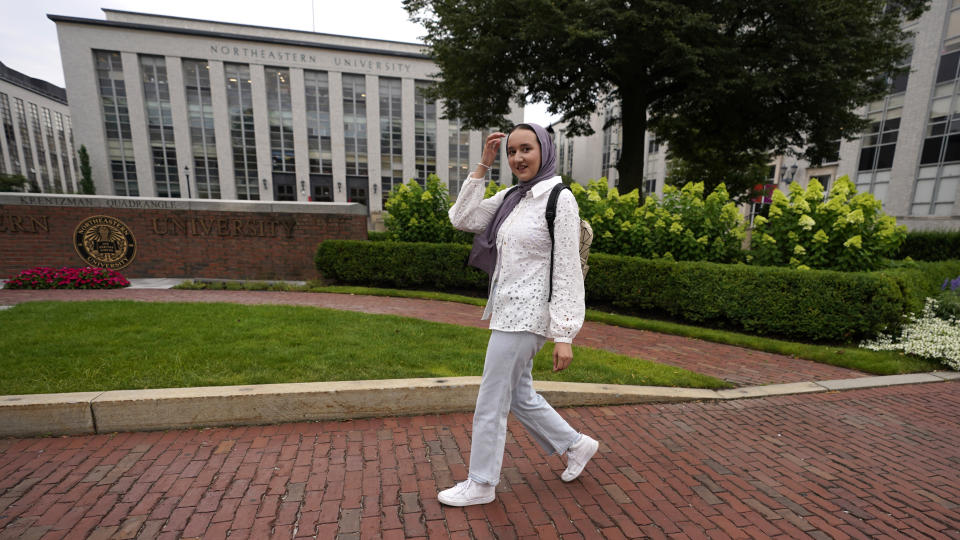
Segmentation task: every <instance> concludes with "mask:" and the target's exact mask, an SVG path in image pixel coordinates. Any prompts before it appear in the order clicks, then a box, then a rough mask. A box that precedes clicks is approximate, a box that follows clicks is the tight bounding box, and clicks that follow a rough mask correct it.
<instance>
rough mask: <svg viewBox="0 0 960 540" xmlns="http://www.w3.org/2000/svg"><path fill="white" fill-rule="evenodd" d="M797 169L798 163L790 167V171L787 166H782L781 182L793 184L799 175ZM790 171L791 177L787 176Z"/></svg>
mask: <svg viewBox="0 0 960 540" xmlns="http://www.w3.org/2000/svg"><path fill="white" fill-rule="evenodd" d="M797 169H798V167H797V164H796V163H794V164H793V165H791V166H790V169H787V166H786V165H781V166H780V181H781V182H783V181H786V182H787V183H788V184H792V183H793V179H794V177H795V176H796V175H797ZM788 170H789V171H790V175H789V176H787V171H788Z"/></svg>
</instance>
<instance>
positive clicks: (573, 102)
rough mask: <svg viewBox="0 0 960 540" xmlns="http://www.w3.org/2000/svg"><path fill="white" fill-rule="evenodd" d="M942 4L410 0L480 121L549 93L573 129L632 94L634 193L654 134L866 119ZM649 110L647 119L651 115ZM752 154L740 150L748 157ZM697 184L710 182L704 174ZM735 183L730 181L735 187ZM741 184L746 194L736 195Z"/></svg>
mask: <svg viewBox="0 0 960 540" xmlns="http://www.w3.org/2000/svg"><path fill="white" fill-rule="evenodd" d="M928 1H929V0H899V1H897V2H890V1H888V0H808V1H805V2H800V1H794V2H783V1H781V0H755V1H752V2H744V1H742V0H709V1H708V0H676V1H666V0H631V1H630V2H625V1H623V0H565V1H562V2H561V1H555V0H527V1H525V2H520V3H518V2H516V0H471V1H470V2H464V1H463V0H404V7H405V8H406V10H407V11H408V13H409V14H410V17H411V19H412V20H414V21H415V22H419V23H420V24H422V25H423V26H424V27H425V28H426V32H427V33H426V35H425V36H424V41H425V44H426V45H427V46H429V47H430V51H431V55H432V57H433V59H434V61H435V62H436V63H437V65H438V66H439V68H440V75H441V76H442V79H441V80H440V81H438V83H437V85H436V86H435V88H434V89H433V96H434V97H438V98H443V100H444V109H445V114H446V115H447V116H448V117H451V118H460V119H462V120H464V122H465V123H466V124H468V127H470V128H475V129H479V128H481V127H486V126H491V125H503V124H504V123H505V120H504V117H505V116H506V114H507V113H508V112H509V110H510V104H511V101H513V102H516V103H520V104H523V103H527V102H531V101H532V102H544V101H545V102H547V103H548V104H549V105H548V111H549V112H550V113H552V114H562V115H563V117H562V118H563V121H564V122H566V123H567V126H568V131H569V133H570V134H572V135H577V134H589V133H591V132H592V129H591V128H590V126H589V123H588V122H589V119H590V116H591V114H593V113H594V112H597V111H600V110H606V108H609V107H611V106H614V105H618V106H619V116H614V117H613V119H612V122H619V123H620V125H621V127H622V134H623V147H622V148H623V151H622V152H621V155H620V160H619V163H618V164H617V169H618V171H619V173H620V187H621V189H622V190H623V191H624V192H627V191H630V190H632V189H634V188H639V187H640V186H641V183H642V179H643V166H644V163H643V144H644V132H645V131H646V130H647V129H648V128H650V129H652V130H653V131H654V132H656V134H657V137H658V138H661V139H664V140H666V141H667V142H668V143H669V145H670V150H671V154H672V155H673V156H676V157H680V158H683V159H686V160H689V161H697V160H698V159H702V157H703V156H702V155H701V153H700V152H699V151H698V149H699V148H704V147H706V148H711V149H713V150H714V151H715V152H716V153H717V154H719V155H722V156H731V159H732V157H733V156H736V155H737V154H744V153H746V154H747V155H750V154H756V153H761V152H778V153H782V152H785V151H787V150H789V149H790V148H791V147H799V148H806V149H807V150H806V151H805V157H807V158H809V159H811V160H812V161H817V160H818V159H819V158H820V157H821V155H822V154H823V153H825V152H826V151H827V150H826V149H828V148H829V147H830V144H829V143H830V142H832V141H835V140H836V139H838V138H840V137H841V136H843V135H845V134H846V135H850V134H853V133H856V132H858V131H860V130H861V129H862V128H863V127H864V125H865V122H864V120H863V119H861V118H859V117H858V116H857V115H856V114H855V113H854V109H856V107H858V106H860V105H863V104H865V103H867V102H869V101H871V100H873V99H876V98H877V97H878V96H880V95H882V94H883V93H884V92H885V90H886V88H887V87H888V78H889V76H890V75H891V74H895V73H898V72H899V71H901V70H899V69H898V66H899V64H900V63H901V61H902V59H903V58H904V57H905V56H906V54H907V53H908V47H909V46H908V45H907V42H906V37H907V36H906V34H905V33H904V32H903V31H902V30H901V29H900V23H901V21H902V20H903V19H914V18H916V17H918V16H919V15H920V14H922V13H923V11H924V10H925V9H926V8H927V5H928ZM648 114H649V121H648V116H647V115H648ZM738 159H739V158H738ZM700 180H707V179H704V178H701V179H700ZM731 191H732V190H731ZM735 195H739V194H736V193H735Z"/></svg>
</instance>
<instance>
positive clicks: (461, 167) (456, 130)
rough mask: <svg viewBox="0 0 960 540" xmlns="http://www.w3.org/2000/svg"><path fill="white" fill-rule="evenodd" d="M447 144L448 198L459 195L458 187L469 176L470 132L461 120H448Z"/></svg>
mask: <svg viewBox="0 0 960 540" xmlns="http://www.w3.org/2000/svg"><path fill="white" fill-rule="evenodd" d="M449 125H450V129H449V133H448V136H449V138H448V142H449V150H450V162H449V166H448V167H447V183H448V185H449V186H450V196H451V197H456V196H457V194H459V193H460V186H461V184H462V183H463V181H464V180H465V179H466V178H467V176H468V175H469V174H470V132H469V131H468V130H466V129H464V127H463V121H462V120H459V119H457V120H450V123H449Z"/></svg>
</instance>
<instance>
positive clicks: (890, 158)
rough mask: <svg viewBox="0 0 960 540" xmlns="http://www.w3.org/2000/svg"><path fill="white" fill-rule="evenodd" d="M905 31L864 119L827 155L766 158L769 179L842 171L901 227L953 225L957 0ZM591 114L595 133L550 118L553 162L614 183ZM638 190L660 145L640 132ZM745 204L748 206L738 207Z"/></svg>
mask: <svg viewBox="0 0 960 540" xmlns="http://www.w3.org/2000/svg"><path fill="white" fill-rule="evenodd" d="M904 28H905V29H906V30H908V31H910V32H912V33H913V34H914V37H913V40H912V45H913V53H912V55H911V56H910V57H909V58H905V59H904V65H906V66H909V72H908V73H907V74H905V75H902V76H900V77H898V78H896V79H895V80H891V82H890V91H889V94H888V95H886V96H884V97H883V99H880V100H878V101H875V102H873V103H870V104H868V105H867V106H866V107H864V109H863V110H862V111H861V113H862V114H863V115H864V117H866V118H867V119H869V120H870V127H869V128H868V129H867V131H866V132H865V133H862V134H860V136H859V137H858V138H856V139H854V140H850V141H846V140H844V141H838V151H837V154H836V158H835V159H832V160H828V161H826V162H823V163H817V164H811V163H808V162H806V161H804V160H798V159H796V158H793V157H790V156H777V157H776V158H774V159H773V160H772V161H771V163H770V166H771V168H770V171H771V172H770V182H771V183H772V184H774V185H776V186H778V187H779V188H780V189H782V190H784V191H786V189H787V187H788V186H789V184H790V183H791V182H801V184H802V185H804V186H806V184H807V182H809V180H810V179H811V178H817V179H818V181H820V183H821V184H823V185H824V186H825V187H827V188H828V189H829V187H830V186H832V185H833V182H834V181H835V180H836V179H837V178H838V177H840V176H843V175H846V176H848V177H849V178H850V179H851V180H852V181H853V182H854V183H855V184H856V185H857V189H858V190H859V191H861V192H870V193H872V194H873V195H874V196H875V197H876V198H877V199H879V200H880V201H882V202H883V206H884V210H885V211H886V213H888V214H890V215H892V216H894V217H896V219H897V222H898V223H900V224H903V225H906V226H907V227H908V228H910V229H960V194H958V186H960V0H933V1H932V2H931V6H930V9H929V10H928V11H927V12H926V13H924V14H923V16H922V17H921V18H920V19H918V20H916V21H910V22H908V23H906V24H905V26H904ZM604 120H605V116H604V113H598V114H596V115H594V118H593V121H592V125H593V127H594V131H595V133H594V135H592V136H589V137H573V138H571V137H566V136H565V135H564V126H563V124H555V125H554V126H553V129H554V132H555V133H556V135H557V137H558V142H561V145H560V156H561V157H562V158H563V159H561V160H560V161H561V162H562V163H563V162H564V160H566V163H565V164H562V165H561V172H563V173H564V174H567V175H570V176H572V177H573V178H574V179H576V180H578V181H580V182H584V183H586V181H588V180H590V179H595V178H600V177H606V178H607V180H608V181H609V182H610V184H611V185H616V184H617V170H616V168H614V164H615V163H616V156H617V155H618V152H619V151H620V142H619V141H620V138H619V132H618V128H617V126H613V127H608V128H606V129H604V128H603V126H604V125H605V122H604ZM646 142H647V144H646V146H645V150H644V165H645V167H644V183H643V185H644V192H646V193H654V192H656V193H661V194H662V192H663V186H664V182H665V179H666V174H667V160H666V155H667V152H666V150H667V148H666V145H665V144H660V143H659V142H658V141H657V138H656V134H654V133H651V132H648V133H647V134H646ZM745 211H749V209H745Z"/></svg>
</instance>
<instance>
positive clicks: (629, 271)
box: [316, 240, 960, 342]
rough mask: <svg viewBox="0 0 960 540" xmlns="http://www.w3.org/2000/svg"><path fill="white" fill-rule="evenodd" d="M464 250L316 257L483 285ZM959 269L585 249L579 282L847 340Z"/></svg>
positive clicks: (776, 330) (466, 286)
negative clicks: (717, 259)
mask: <svg viewBox="0 0 960 540" xmlns="http://www.w3.org/2000/svg"><path fill="white" fill-rule="evenodd" d="M469 253H470V246H465V245H461V244H428V243H402V242H365V241H358V240H328V241H326V242H324V243H322V244H321V245H320V246H319V248H318V249H317V255H316V262H317V269H318V270H320V272H321V273H322V274H323V275H324V276H325V277H327V278H331V279H334V280H337V281H339V282H343V283H350V284H356V285H376V286H383V287H395V288H418V289H430V290H436V291H449V290H458V291H472V292H475V293H477V294H480V295H483V294H484V293H485V292H486V289H487V276H486V274H484V273H483V272H481V271H479V270H477V269H475V268H472V267H468V266H467V264H466V261H467V256H468V255H469ZM958 274H960V261H947V262H943V263H915V264H914V265H912V267H910V268H897V269H893V270H885V271H878V272H835V271H827V270H794V269H790V268H782V267H760V266H748V265H744V264H718V263H707V262H672V261H666V260H650V259H641V258H637V257H626V256H621V255H606V254H603V253H592V254H591V255H590V272H589V273H588V274H587V279H586V291H587V303H588V304H590V305H593V306H612V307H613V308H614V309H616V310H617V311H620V312H623V313H631V314H644V315H653V316H669V317H672V318H676V319H681V320H684V321H688V322H692V323H697V324H703V325H707V326H717V327H727V328H733V329H739V330H743V331H746V332H750V333H753V334H757V335H770V336H783V337H788V338H793V339H800V340H808V341H824V342H851V341H855V340H859V339H862V338H865V337H872V336H874V335H875V334H876V333H877V332H879V331H881V330H884V329H886V328H889V327H893V326H896V325H898V324H900V322H901V320H902V316H903V314H904V313H906V312H907V311H910V310H913V309H918V308H919V307H922V304H923V297H924V296H930V295H932V294H934V293H935V292H936V291H937V290H939V287H940V284H941V283H942V282H943V279H944V276H946V275H953V276H955V275H958Z"/></svg>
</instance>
